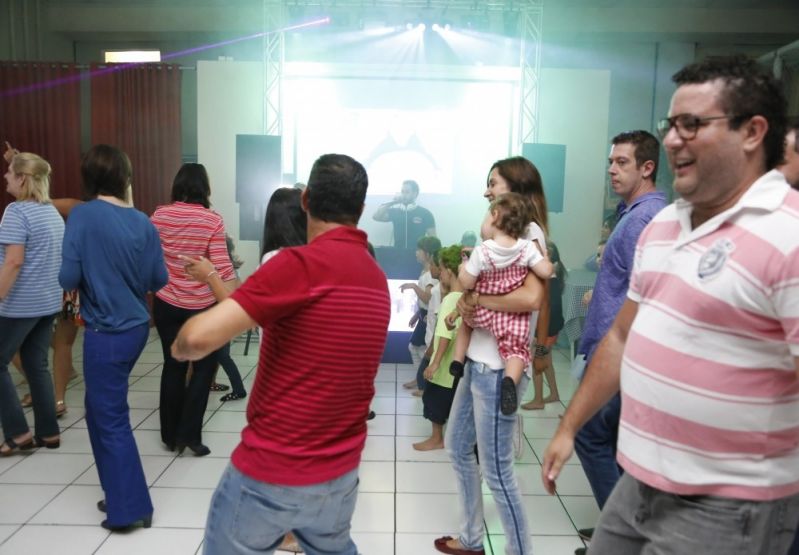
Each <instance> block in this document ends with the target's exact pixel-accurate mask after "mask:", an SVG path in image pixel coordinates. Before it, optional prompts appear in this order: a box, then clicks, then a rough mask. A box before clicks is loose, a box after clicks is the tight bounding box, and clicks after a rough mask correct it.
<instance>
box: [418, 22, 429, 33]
mask: <svg viewBox="0 0 799 555" xmlns="http://www.w3.org/2000/svg"><path fill="white" fill-rule="evenodd" d="M416 28H417V29H419V30H420V31H424V30H425V29H427V25H425V24H424V23H420V24H419V25H418V26H417V27H416Z"/></svg>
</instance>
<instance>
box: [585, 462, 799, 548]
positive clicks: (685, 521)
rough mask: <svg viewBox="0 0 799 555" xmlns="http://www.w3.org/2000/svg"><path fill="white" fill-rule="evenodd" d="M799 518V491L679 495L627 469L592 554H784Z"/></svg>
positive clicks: (602, 520) (599, 527) (607, 508)
mask: <svg viewBox="0 0 799 555" xmlns="http://www.w3.org/2000/svg"><path fill="white" fill-rule="evenodd" d="M798 520H799V495H793V496H791V497H786V498H783V499H777V500H774V501H747V500H743V499H731V498H726V497H716V496H712V495H674V494H671V493H666V492H664V491H660V490H657V489H655V488H652V487H650V486H648V485H646V484H644V483H642V482H639V481H638V480H636V479H635V478H633V477H632V476H630V475H629V474H624V475H623V476H622V477H621V479H619V483H618V484H617V485H616V487H615V488H614V490H613V494H612V495H611V496H610V499H608V503H607V505H605V508H604V509H603V511H602V515H601V516H600V517H599V524H597V528H596V531H595V532H594V535H593V537H592V538H591V543H590V544H589V546H588V553H589V555H604V554H606V553H612V554H613V555H639V554H641V553H657V554H658V555H683V554H685V553H702V554H703V555H783V554H784V553H786V552H787V551H788V548H789V546H790V545H791V541H792V540H793V536H794V531H795V530H796V524H797V521H798Z"/></svg>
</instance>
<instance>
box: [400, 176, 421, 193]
mask: <svg viewBox="0 0 799 555" xmlns="http://www.w3.org/2000/svg"><path fill="white" fill-rule="evenodd" d="M402 184H403V185H410V186H411V189H413V190H414V192H415V193H416V196H417V197H418V196H419V184H418V183H416V181H414V180H413V179H406V180H405V181H403V182H402Z"/></svg>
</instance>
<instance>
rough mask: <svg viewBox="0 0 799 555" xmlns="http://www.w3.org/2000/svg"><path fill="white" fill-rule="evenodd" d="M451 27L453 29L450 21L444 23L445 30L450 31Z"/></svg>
mask: <svg viewBox="0 0 799 555" xmlns="http://www.w3.org/2000/svg"><path fill="white" fill-rule="evenodd" d="M450 29H452V26H451V25H450V24H449V23H445V24H444V30H445V31H449V30H450Z"/></svg>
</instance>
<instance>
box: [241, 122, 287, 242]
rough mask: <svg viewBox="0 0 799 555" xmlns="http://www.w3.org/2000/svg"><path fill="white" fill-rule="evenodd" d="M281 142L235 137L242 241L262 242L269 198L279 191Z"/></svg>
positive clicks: (263, 137)
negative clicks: (275, 191) (277, 189)
mask: <svg viewBox="0 0 799 555" xmlns="http://www.w3.org/2000/svg"><path fill="white" fill-rule="evenodd" d="M281 161H282V141H281V137H280V136H275V135H236V202H238V203H239V237H240V238H241V239H244V240H246V241H259V240H260V239H261V237H262V235H263V227H264V213H265V212H266V205H267V203H268V202H269V197H270V195H271V194H272V191H274V190H275V189H276V188H278V187H280V184H281V177H282V175H283V172H282V171H281Z"/></svg>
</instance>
